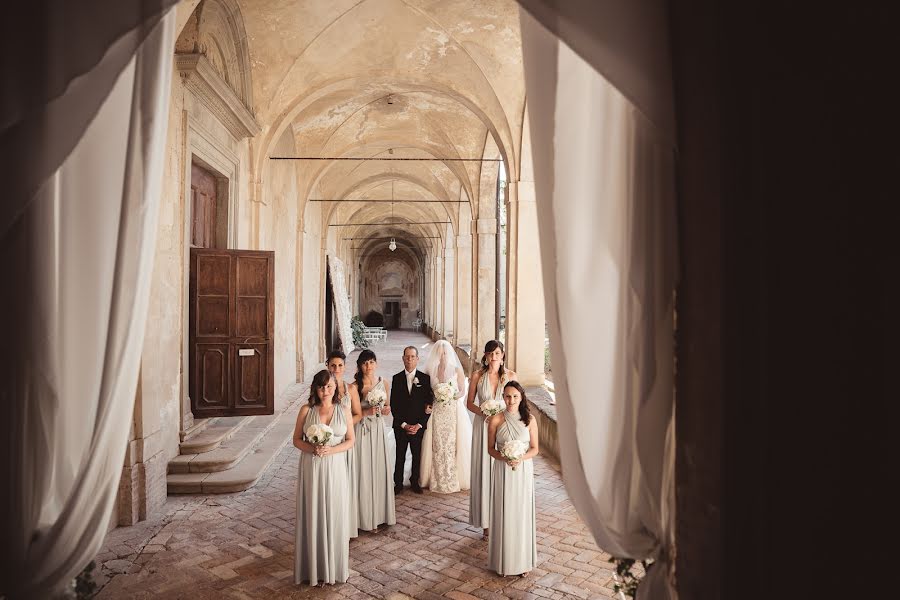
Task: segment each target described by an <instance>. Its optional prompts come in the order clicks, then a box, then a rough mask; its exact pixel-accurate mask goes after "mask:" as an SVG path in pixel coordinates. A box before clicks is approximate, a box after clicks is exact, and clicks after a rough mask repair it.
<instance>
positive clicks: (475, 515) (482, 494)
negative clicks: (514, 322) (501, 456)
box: [466, 340, 516, 540]
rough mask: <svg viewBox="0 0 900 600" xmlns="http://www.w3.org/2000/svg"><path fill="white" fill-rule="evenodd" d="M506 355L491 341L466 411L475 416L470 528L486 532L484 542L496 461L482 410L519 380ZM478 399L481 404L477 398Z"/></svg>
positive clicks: (474, 378)
mask: <svg viewBox="0 0 900 600" xmlns="http://www.w3.org/2000/svg"><path fill="white" fill-rule="evenodd" d="M505 357H506V352H505V351H504V348H503V343H501V342H500V341H498V340H491V341H489V342H488V343H487V344H485V345H484V356H483V357H482V358H481V369H480V370H478V371H476V372H475V373H473V374H472V378H471V381H470V382H469V395H468V396H467V397H466V408H468V409H469V410H470V411H471V412H472V413H474V415H475V418H474V419H473V420H472V468H471V469H470V471H471V477H472V484H471V487H470V491H469V525H471V526H472V527H481V528H483V529H484V534H483V536H482V539H485V540H486V539H488V528H489V527H490V520H491V519H490V515H491V473H492V469H493V466H492V465H493V462H494V460H493V459H492V458H491V456H490V455H489V454H488V448H487V423H486V421H485V418H484V414H482V412H481V409H480V408H478V407H479V405H480V404H482V403H484V402H487V401H488V400H490V399H491V398H497V399H498V400H502V397H503V386H504V385H506V382H507V381H509V380H510V379H515V377H516V374H515V372H513V371H507V370H506V369H504V368H503V359H504V358H505ZM476 397H477V398H478V404H476V403H475V398H476Z"/></svg>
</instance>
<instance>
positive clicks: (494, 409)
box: [479, 398, 506, 417]
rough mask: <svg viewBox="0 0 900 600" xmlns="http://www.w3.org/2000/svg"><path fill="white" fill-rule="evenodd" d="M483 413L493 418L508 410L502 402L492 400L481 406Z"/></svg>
mask: <svg viewBox="0 0 900 600" xmlns="http://www.w3.org/2000/svg"><path fill="white" fill-rule="evenodd" d="M479 408H480V409H481V412H482V414H483V415H484V416H486V417H493V416H494V415H499V414H500V413H502V412H503V411H504V410H506V404H504V403H503V401H501V400H497V399H496V398H491V399H490V400H488V401H486V402H483V403H482V404H481V406H479Z"/></svg>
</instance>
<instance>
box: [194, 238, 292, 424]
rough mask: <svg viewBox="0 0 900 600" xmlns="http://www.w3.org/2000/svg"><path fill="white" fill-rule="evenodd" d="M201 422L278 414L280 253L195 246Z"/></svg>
mask: <svg viewBox="0 0 900 600" xmlns="http://www.w3.org/2000/svg"><path fill="white" fill-rule="evenodd" d="M190 270H191V273H190V309H189V320H188V323H189V327H190V335H189V338H190V339H189V348H190V350H189V354H190V357H189V365H190V373H189V384H190V385H189V387H190V394H191V411H192V412H193V413H194V416H195V417H198V418H205V417H218V416H235V415H271V414H273V413H274V412H275V381H274V377H275V364H274V333H275V293H274V291H275V253H274V252H264V251H256V250H218V249H204V248H191V264H190Z"/></svg>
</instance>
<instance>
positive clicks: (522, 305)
mask: <svg viewBox="0 0 900 600" xmlns="http://www.w3.org/2000/svg"><path fill="white" fill-rule="evenodd" d="M507 198H508V203H507V213H506V214H507V226H506V227H507V236H508V238H507V239H508V243H509V249H508V252H507V261H508V262H507V287H506V342H507V343H506V355H507V362H508V363H509V365H510V368H512V369H513V370H515V371H516V373H517V374H518V376H519V381H520V382H521V383H522V385H541V384H543V383H544V323H545V318H546V317H545V314H544V282H543V279H542V276H543V275H542V271H541V248H540V240H539V238H538V221H537V206H536V203H535V190H534V182H533V181H521V182H509V184H508V189H507Z"/></svg>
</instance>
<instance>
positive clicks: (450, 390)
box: [433, 380, 459, 404]
mask: <svg viewBox="0 0 900 600" xmlns="http://www.w3.org/2000/svg"><path fill="white" fill-rule="evenodd" d="M433 389H434V401H435V402H438V403H440V404H447V403H449V402H453V401H454V400H456V395H457V393H458V392H459V390H458V389H457V387H456V382H455V381H452V380H451V381H448V382H446V383H438V384H437V385H435V386H434V388H433Z"/></svg>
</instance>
